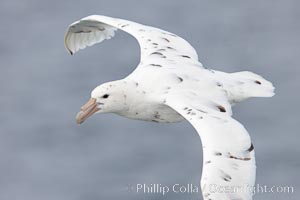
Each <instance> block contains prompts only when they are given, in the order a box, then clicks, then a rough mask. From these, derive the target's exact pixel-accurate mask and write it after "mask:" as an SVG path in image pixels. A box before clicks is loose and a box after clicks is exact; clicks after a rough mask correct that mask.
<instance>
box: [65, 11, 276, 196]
mask: <svg viewBox="0 0 300 200" xmlns="http://www.w3.org/2000/svg"><path fill="white" fill-rule="evenodd" d="M117 29H120V30H123V31H125V32H127V33H129V34H131V35H132V36H133V37H135V38H136V39H137V41H138V42H139V45H140V49H141V57H140V63H139V64H138V66H137V68H136V69H135V71H133V72H132V73H131V74H130V75H129V76H127V77H126V78H124V79H122V80H117V81H112V82H108V83H104V84H102V85H99V86H98V87H96V88H95V89H94V90H93V91H92V93H91V99H90V100H89V101H88V102H87V103H86V104H85V105H84V106H82V107H81V111H80V112H79V113H78V114H77V116H76V120H77V123H82V122H83V121H85V120H86V119H87V118H88V117H90V116H91V115H93V114H94V113H116V114H119V115H121V116H125V117H128V118H131V119H138V120H146V121H153V122H179V121H182V120H184V119H186V120H188V121H189V122H190V123H191V124H192V125H193V126H194V128H195V129H196V130H197V132H198V134H199V136H200V138H201V141H202V145H203V170H202V178H201V189H202V194H203V198H204V199H205V200H209V199H213V200H233V199H234V200H249V199H252V192H251V189H252V187H253V186H254V183H255V173H256V166H255V157H254V147H253V145H252V143H251V140H250V136H249V134H248V132H247V131H246V129H245V128H244V126H243V125H241V124H240V123H239V122H238V121H236V120H235V119H233V118H232V117H231V115H232V111H231V107H232V106H233V105H234V104H235V103H238V102H240V101H243V100H245V99H247V98H250V97H271V96H273V95H274V92H273V91H274V87H273V85H272V83H271V82H269V81H267V80H265V79H264V78H263V77H261V76H259V75H257V74H254V73H252V72H247V71H244V72H236V73H225V72H220V71H215V70H210V69H207V68H204V67H203V65H202V64H201V63H200V62H199V61H198V55H197V53H196V51H195V49H194V48H193V47H192V46H191V45H190V44H189V43H188V42H187V41H185V40H184V39H182V38H181V37H179V36H177V35H175V34H173V33H170V32H167V31H164V30H161V29H158V28H154V27H150V26H146V25H142V24H139V23H135V22H132V21H128V20H123V19H117V18H111V17H106V16H100V15H92V16H88V17H85V18H83V19H81V20H79V21H76V22H74V23H73V24H71V25H70V26H69V28H68V30H67V33H66V35H65V46H66V48H67V49H68V51H69V52H70V53H71V54H74V53H75V52H77V51H78V50H80V49H84V48H85V47H87V46H91V45H94V44H96V43H99V42H102V41H103V40H105V39H110V38H112V37H113V36H114V33H115V31H116V30H117Z"/></svg>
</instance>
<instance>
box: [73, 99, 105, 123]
mask: <svg viewBox="0 0 300 200" xmlns="http://www.w3.org/2000/svg"><path fill="white" fill-rule="evenodd" d="M98 110H100V109H99V108H98V107H97V103H96V99H95V98H91V99H90V100H89V101H88V102H87V103H86V104H84V105H83V106H82V107H81V109H80V111H79V112H78V113H77V115H76V122H77V124H81V123H83V122H84V121H85V120H86V119H87V118H89V117H90V116H92V115H93V114H94V113H95V112H97V111H98Z"/></svg>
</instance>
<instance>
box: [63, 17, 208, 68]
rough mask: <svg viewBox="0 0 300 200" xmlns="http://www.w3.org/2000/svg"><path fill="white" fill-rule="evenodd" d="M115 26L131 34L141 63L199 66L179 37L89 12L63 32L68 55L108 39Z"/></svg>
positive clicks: (194, 54)
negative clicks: (153, 61)
mask: <svg viewBox="0 0 300 200" xmlns="http://www.w3.org/2000/svg"><path fill="white" fill-rule="evenodd" d="M117 29H121V30H123V31H125V32H127V33H129V34H131V35H132V36H133V37H135V38H136V39H137V40H138V42H139V44H140V49H141V62H143V61H146V62H147V61H149V60H151V58H153V59H155V60H156V61H159V60H160V59H164V62H165V61H168V62H169V63H172V62H173V61H174V60H176V63H180V61H182V62H187V61H188V62H191V63H195V64H197V65H199V66H202V64H201V63H199V61H198V55H197V53H196V51H195V49H194V48H193V47H192V46H191V45H190V44H189V43H188V42H187V41H185V40H184V39H182V38H181V37H179V36H177V35H175V34H172V33H169V32H167V31H164V30H161V29H158V28H154V27H150V26H145V25H142V24H138V23H135V22H131V21H128V20H123V19H117V18H111V17H106V16H101V15H91V16H88V17H85V18H83V19H81V20H79V21H76V22H74V23H73V24H71V25H70V26H69V28H68V30H67V33H66V35H65V46H66V48H67V49H68V51H69V52H70V53H71V54H74V53H75V52H77V51H78V50H80V49H84V48H85V47H87V46H92V45H94V44H96V43H99V42H102V41H103V40H105V39H110V38H112V37H113V36H114V33H115V31H116V30H117Z"/></svg>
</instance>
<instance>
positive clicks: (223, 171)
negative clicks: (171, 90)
mask: <svg viewBox="0 0 300 200" xmlns="http://www.w3.org/2000/svg"><path fill="white" fill-rule="evenodd" d="M220 102H222V100H221V101H220ZM165 104H166V105H168V106H170V107H171V108H173V109H174V110H176V111H177V112H178V113H179V114H181V115H182V116H183V117H184V118H185V119H187V120H188V121H189V122H190V123H191V124H192V125H193V126H194V128H195V129H196V130H197V132H198V134H199V135H200V138H201V141H202V145H203V171H202V178H201V187H202V193H203V198H204V199H205V200H209V199H222V200H232V199H239V200H251V199H252V192H251V191H252V189H253V185H254V182H255V172H256V166H255V156H254V147H253V145H252V143H251V140H250V136H249V134H248V132H247V131H246V129H245V128H244V127H243V126H242V125H241V124H240V123H239V122H238V121H236V120H235V119H233V118H231V116H230V113H227V112H226V109H225V107H223V106H221V105H218V106H217V108H219V109H214V107H213V106H212V103H209V102H208V101H202V102H201V100H200V101H199V99H197V100H195V99H193V98H187V96H184V95H183V94H180V95H176V94H170V95H169V96H168V97H167V98H166V100H165Z"/></svg>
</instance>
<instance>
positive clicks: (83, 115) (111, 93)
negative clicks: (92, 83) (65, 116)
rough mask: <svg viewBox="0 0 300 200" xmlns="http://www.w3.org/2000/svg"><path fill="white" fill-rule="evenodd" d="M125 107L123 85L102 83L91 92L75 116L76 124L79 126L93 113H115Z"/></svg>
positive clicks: (116, 82) (120, 83)
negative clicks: (88, 98)
mask: <svg viewBox="0 0 300 200" xmlns="http://www.w3.org/2000/svg"><path fill="white" fill-rule="evenodd" d="M125 106H126V95H125V94H124V83H122V82H120V81H113V82H108V83H104V84H102V85H99V86H98V87H96V88H95V89H94V90H93V91H92V93H91V98H90V100H89V101H88V102H87V103H86V104H84V105H83V106H82V107H81V109H80V111H79V112H78V114H77V115H76V122H77V123H78V124H81V123H83V122H84V121H85V120H86V119H87V118H89V117H90V116H92V115H93V114H95V113H117V112H119V111H121V110H123V109H124V107H125Z"/></svg>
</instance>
